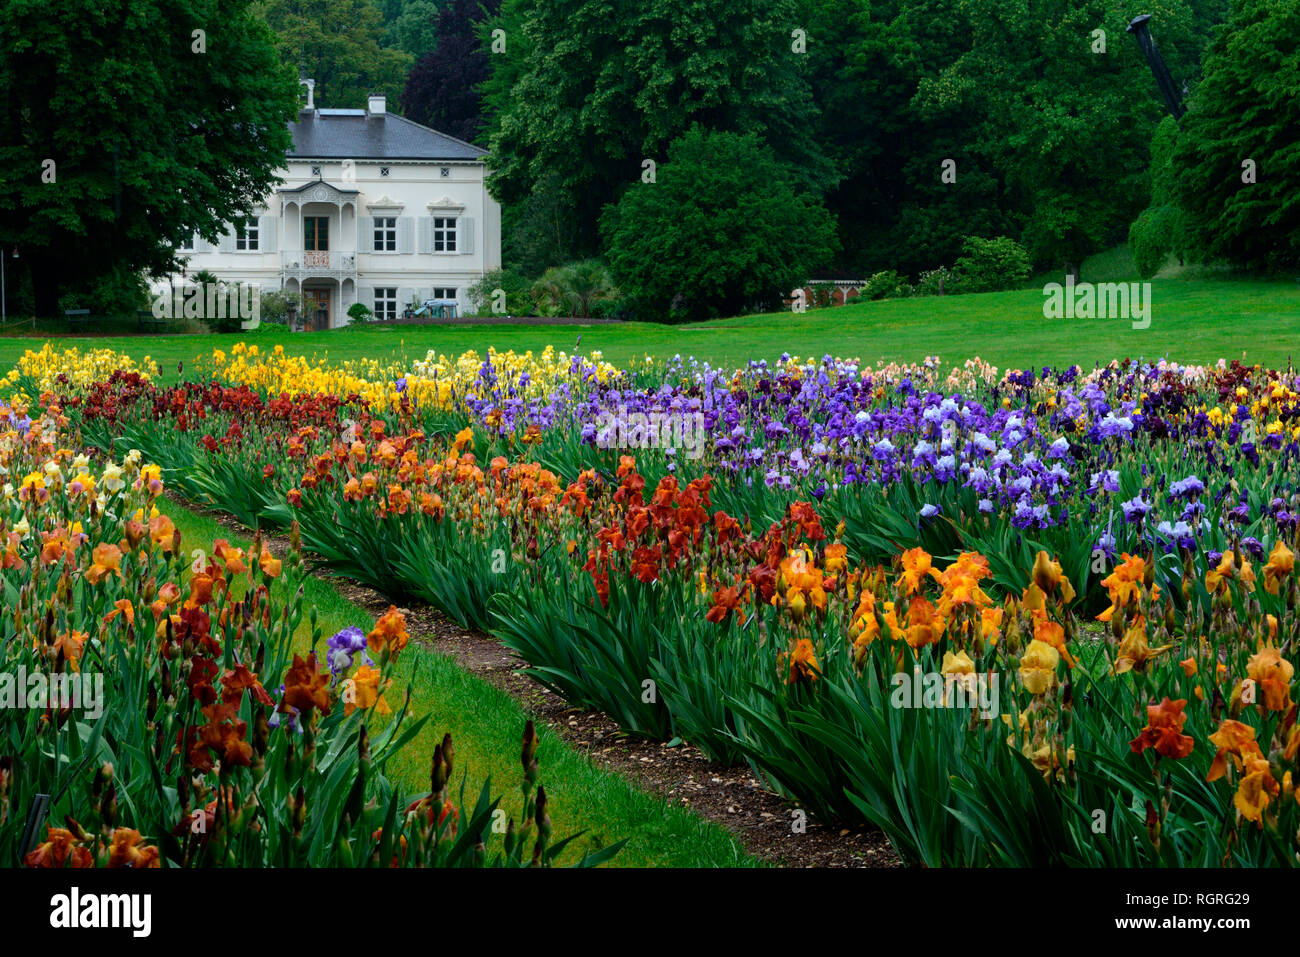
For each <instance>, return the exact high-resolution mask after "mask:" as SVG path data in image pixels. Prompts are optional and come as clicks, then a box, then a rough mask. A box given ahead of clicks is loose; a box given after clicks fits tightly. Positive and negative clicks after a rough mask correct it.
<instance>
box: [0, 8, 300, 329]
mask: <svg viewBox="0 0 1300 957" xmlns="http://www.w3.org/2000/svg"><path fill="white" fill-rule="evenodd" d="M194 31H205V32H204V33H203V34H201V35H196V34H195V32H194ZM200 50H201V52H200ZM293 72H294V71H293V70H291V69H286V68H284V67H282V66H281V65H280V62H279V60H278V59H277V57H276V54H275V47H274V38H273V37H272V35H271V34H270V32H269V31H268V30H267V28H266V26H265V24H264V23H262V22H261V20H260V19H259V18H258V16H257V15H256V13H255V12H254V11H253V9H252V6H251V4H250V3H248V2H247V0H75V2H71V0H58V2H53V3H50V2H39V3H38V2H32V0H15V2H10V3H5V4H2V5H0V93H2V94H3V96H2V98H0V247H12V246H17V247H18V248H19V250H20V253H21V258H22V261H23V262H24V263H25V268H26V269H28V270H30V273H31V277H32V282H33V287H34V291H35V296H36V302H35V307H36V312H37V314H38V315H41V316H49V315H53V314H54V313H55V311H56V309H57V303H58V301H59V297H60V286H61V284H63V283H66V282H69V281H71V280H74V279H75V282H76V284H77V285H78V286H81V287H85V286H88V285H89V284H91V283H93V282H95V281H96V280H99V279H104V278H106V277H109V276H112V275H116V274H120V272H121V271H122V270H127V271H131V272H138V271H147V272H150V273H153V274H155V275H161V274H165V273H167V272H170V271H173V270H174V269H175V268H176V266H177V264H176V262H175V258H174V253H173V250H174V248H175V247H176V246H177V245H179V244H180V242H181V241H182V240H183V239H185V238H187V237H189V236H190V235H191V234H192V233H193V232H195V231H196V230H197V231H198V232H199V233H200V234H201V235H203V236H204V238H206V239H209V240H212V241H215V240H216V239H217V236H218V234H219V233H220V232H222V231H224V229H225V224H226V223H228V222H231V221H233V220H234V219H235V218H236V217H238V216H246V215H249V214H250V213H251V210H252V207H253V205H254V204H256V203H258V202H261V201H262V199H263V198H264V197H265V195H266V193H267V192H268V191H269V190H270V188H271V186H272V184H273V183H274V182H275V172H276V170H277V169H278V168H279V167H281V166H282V165H283V163H284V154H285V152H286V151H287V149H288V148H289V145H290V140H289V132H288V128H287V125H286V122H287V120H288V119H289V118H290V117H292V115H293V111H294V103H295V95H296V94H295V85H294V77H293ZM51 163H52V164H53V165H50V164H51Z"/></svg>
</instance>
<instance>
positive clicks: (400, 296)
mask: <svg viewBox="0 0 1300 957" xmlns="http://www.w3.org/2000/svg"><path fill="white" fill-rule="evenodd" d="M414 298H415V290H414V289H412V288H411V287H410V286H402V287H401V288H399V289H398V290H397V314H398V315H399V316H400V315H401V314H402V313H403V312H405V311H406V307H407V306H409V305H410V304H411V300H412V299H414Z"/></svg>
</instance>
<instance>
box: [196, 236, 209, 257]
mask: <svg viewBox="0 0 1300 957" xmlns="http://www.w3.org/2000/svg"><path fill="white" fill-rule="evenodd" d="M194 251H195V252H196V253H210V252H212V243H210V242H208V241H207V240H206V239H204V238H203V237H202V236H200V235H199V234H198V233H195V234H194Z"/></svg>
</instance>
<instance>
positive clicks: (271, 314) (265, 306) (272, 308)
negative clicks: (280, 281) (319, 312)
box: [262, 289, 302, 326]
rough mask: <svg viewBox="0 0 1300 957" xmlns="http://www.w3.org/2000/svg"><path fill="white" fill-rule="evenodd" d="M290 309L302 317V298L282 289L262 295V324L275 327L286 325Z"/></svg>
mask: <svg viewBox="0 0 1300 957" xmlns="http://www.w3.org/2000/svg"><path fill="white" fill-rule="evenodd" d="M290 308H292V309H293V310H294V311H295V312H297V314H298V315H302V296H300V295H298V294H297V293H296V292H289V291H287V290H284V289H276V290H273V291H272V292H264V293H262V321H263V322H268V323H270V324H272V325H275V326H283V325H287V324H288V322H289V310H290Z"/></svg>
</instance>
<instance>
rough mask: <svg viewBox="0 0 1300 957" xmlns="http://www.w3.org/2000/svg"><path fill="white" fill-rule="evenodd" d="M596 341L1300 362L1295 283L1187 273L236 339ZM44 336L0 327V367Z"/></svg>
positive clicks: (168, 362)
mask: <svg viewBox="0 0 1300 957" xmlns="http://www.w3.org/2000/svg"><path fill="white" fill-rule="evenodd" d="M1084 275H1085V277H1086V276H1087V272H1086V271H1085V273H1084ZM579 336H581V337H582V345H581V348H582V350H583V351H590V350H593V349H599V350H601V351H603V352H604V354H605V358H607V359H609V360H610V361H612V362H615V363H618V364H626V363H629V362H632V361H635V360H638V359H641V358H644V357H645V356H646V355H647V354H652V355H657V356H672V355H675V354H681V355H683V356H687V355H693V356H695V357H697V358H699V359H700V360H702V361H707V362H710V363H713V364H714V365H726V366H733V365H736V364H739V363H742V362H745V361H747V360H749V359H760V358H762V359H768V360H769V361H770V360H774V359H776V358H777V357H778V356H780V355H781V353H783V352H790V353H793V354H797V355H813V356H821V355H823V354H825V353H829V354H831V355H835V356H843V357H854V356H856V357H858V358H861V359H862V360H863V361H865V362H869V363H874V362H876V361H880V360H885V361H890V360H909V361H917V360H920V359H922V358H924V357H925V356H927V355H939V356H940V357H942V358H943V359H945V360H948V361H952V362H960V361H962V360H964V359H967V358H969V357H971V356H980V357H982V358H983V359H985V360H987V361H989V362H992V363H994V364H995V365H997V366H999V367H1003V368H1005V367H1008V366H1010V367H1016V368H1025V367H1028V366H1043V365H1065V364H1069V363H1076V362H1077V363H1079V364H1081V365H1085V366H1088V367H1090V366H1091V365H1092V364H1093V363H1094V362H1102V363H1104V362H1108V361H1110V360H1111V359H1114V358H1123V357H1129V356H1131V357H1142V358H1146V359H1159V358H1173V359H1177V360H1178V361H1181V362H1196V363H1203V362H1212V361H1214V360H1216V359H1219V358H1225V359H1234V358H1235V359H1240V358H1242V357H1243V356H1244V357H1245V358H1246V359H1247V360H1248V361H1249V362H1252V363H1253V362H1261V363H1265V364H1268V365H1285V364H1286V363H1287V361H1288V360H1289V359H1290V358H1292V357H1296V358H1300V285H1298V284H1297V283H1296V282H1294V281H1286V282H1282V281H1264V280H1247V279H1240V280H1232V279H1188V278H1182V277H1178V276H1175V277H1171V278H1165V279H1157V280H1155V281H1154V282H1153V284H1152V313H1151V324H1150V327H1149V328H1146V329H1134V328H1132V325H1131V323H1130V322H1128V321H1127V320H1124V319H1045V318H1044V317H1043V294H1042V290H1041V287H1039V288H1034V289H1027V290H1018V291H1014V292H1002V293H985V294H981V295H969V296H944V297H925V298H916V299H901V300H892V301H888V302H872V303H863V304H860V305H859V304H854V305H850V306H844V307H838V308H832V309H820V310H809V311H808V312H805V313H803V314H799V315H793V314H791V313H789V312H782V313H769V314H765V315H757V316H742V317H739V318H735V319H722V320H717V321H713V322H708V323H696V324H691V325H680V326H666V325H657V324H647V323H618V324H614V325H599V326H518V325H501V326H385V327H358V328H351V329H335V330H331V331H329V332H315V333H288V332H285V331H283V330H282V329H273V328H271V327H269V326H268V327H263V329H261V330H258V331H257V332H256V333H254V334H250V335H248V336H246V337H245V338H246V339H247V341H250V342H257V343H259V344H260V345H262V346H263V348H270V347H272V346H274V345H276V344H281V345H283V346H284V347H285V350H286V351H288V352H291V353H295V354H300V355H306V356H312V355H316V356H321V357H328V358H330V359H332V360H344V359H352V358H360V357H367V358H400V359H405V360H406V361H407V362H409V361H411V360H413V359H417V358H418V359H422V358H424V355H425V353H426V352H427V351H428V350H429V349H437V350H438V351H440V352H443V353H446V354H449V355H456V354H459V353H461V352H464V351H465V350H468V349H476V350H477V351H478V352H479V353H486V351H487V350H488V348H489V347H495V348H496V349H498V350H503V351H504V350H506V349H515V350H523V349H533V350H535V351H540V350H541V349H543V348H545V347H546V346H547V345H548V344H553V345H555V347H556V348H557V349H565V350H567V351H570V352H571V351H573V348H574V344H575V342H576V340H577V338H578V337H579ZM45 341H46V338H45V337H42V336H40V335H37V336H35V337H31V336H29V337H26V338H20V337H13V336H0V369H8V368H10V367H11V366H12V365H13V363H14V362H15V361H16V360H17V359H18V357H19V356H21V355H22V353H23V352H24V350H26V349H29V348H30V349H39V348H40V347H41V345H42V344H43V343H44V342H45ZM236 341H238V338H237V337H235V336H219V335H191V336H180V335H173V336H124V337H114V338H104V337H100V338H92V337H75V338H72V337H59V338H58V339H57V340H56V344H58V345H65V346H66V345H71V344H76V345H78V346H82V347H89V346H108V347H110V348H114V349H118V350H122V351H126V352H128V353H129V354H131V355H132V356H133V357H135V358H139V357H140V356H143V355H145V354H148V355H150V356H152V357H153V358H154V359H155V360H156V361H157V362H158V363H159V365H160V366H161V367H162V371H163V374H164V377H165V378H166V380H167V381H174V380H175V378H176V373H177V363H178V362H183V363H185V365H186V366H187V367H189V366H192V365H193V363H194V361H195V359H196V358H197V357H198V356H201V355H210V354H211V352H212V350H213V349H214V348H222V349H226V350H229V348H230V346H231V345H232V344H233V343H234V342H236Z"/></svg>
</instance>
